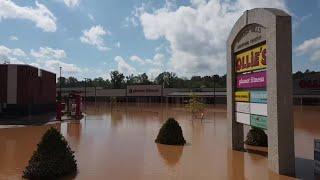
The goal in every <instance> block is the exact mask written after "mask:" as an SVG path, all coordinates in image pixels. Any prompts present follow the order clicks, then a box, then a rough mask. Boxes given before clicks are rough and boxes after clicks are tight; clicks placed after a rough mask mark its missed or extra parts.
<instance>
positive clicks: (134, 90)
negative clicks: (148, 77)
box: [127, 85, 162, 96]
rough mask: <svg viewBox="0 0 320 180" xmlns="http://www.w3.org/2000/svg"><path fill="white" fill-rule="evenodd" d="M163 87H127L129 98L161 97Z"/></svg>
mask: <svg viewBox="0 0 320 180" xmlns="http://www.w3.org/2000/svg"><path fill="white" fill-rule="evenodd" d="M161 89H162V88H161V85H132V86H127V96H161Z"/></svg>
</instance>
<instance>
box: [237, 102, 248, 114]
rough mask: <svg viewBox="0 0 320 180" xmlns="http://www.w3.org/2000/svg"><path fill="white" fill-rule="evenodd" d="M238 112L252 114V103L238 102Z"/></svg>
mask: <svg viewBox="0 0 320 180" xmlns="http://www.w3.org/2000/svg"><path fill="white" fill-rule="evenodd" d="M236 111H237V112H243V113H248V114H250V103H246V102H236Z"/></svg>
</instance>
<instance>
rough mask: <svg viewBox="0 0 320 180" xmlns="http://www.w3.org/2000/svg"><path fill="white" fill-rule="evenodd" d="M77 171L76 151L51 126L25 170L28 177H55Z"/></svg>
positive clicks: (25, 175) (24, 173) (25, 176)
mask: <svg viewBox="0 0 320 180" xmlns="http://www.w3.org/2000/svg"><path fill="white" fill-rule="evenodd" d="M76 171H77V163H76V160H75V158H74V152H73V151H72V150H71V148H70V147H69V145H68V143H67V141H66V140H65V139H64V137H63V136H62V134H61V133H60V132H59V131H58V130H56V129H55V128H53V127H51V128H50V129H49V130H48V131H47V132H46V133H45V134H44V135H43V137H42V139H41V141H40V143H39V144H38V148H37V150H36V151H35V152H34V153H33V155H32V157H31V159H30V160H29V165H28V166H27V167H26V169H25V170H24V172H23V178H27V179H53V178H57V177H61V176H64V175H68V174H72V173H75V172H76Z"/></svg>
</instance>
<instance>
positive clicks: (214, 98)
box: [213, 75, 216, 104]
mask: <svg viewBox="0 0 320 180" xmlns="http://www.w3.org/2000/svg"><path fill="white" fill-rule="evenodd" d="M213 104H216V76H215V75H213Z"/></svg>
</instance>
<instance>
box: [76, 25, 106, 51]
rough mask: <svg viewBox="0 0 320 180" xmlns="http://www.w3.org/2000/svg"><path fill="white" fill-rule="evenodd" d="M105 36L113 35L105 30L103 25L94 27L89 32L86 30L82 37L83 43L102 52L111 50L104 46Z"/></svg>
mask: <svg viewBox="0 0 320 180" xmlns="http://www.w3.org/2000/svg"><path fill="white" fill-rule="evenodd" d="M105 35H111V32H109V31H106V30H104V29H103V27H102V26H101V25H98V26H92V27H91V28H90V29H89V30H84V31H83V35H82V36H81V37H80V41H81V42H82V43H86V44H90V45H92V46H96V47H97V48H98V49H99V50H100V51H106V50H109V49H110V48H108V47H106V46H105V45H104V39H103V37H104V36H105Z"/></svg>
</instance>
